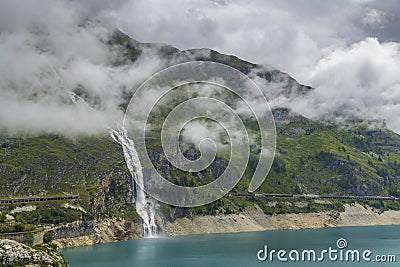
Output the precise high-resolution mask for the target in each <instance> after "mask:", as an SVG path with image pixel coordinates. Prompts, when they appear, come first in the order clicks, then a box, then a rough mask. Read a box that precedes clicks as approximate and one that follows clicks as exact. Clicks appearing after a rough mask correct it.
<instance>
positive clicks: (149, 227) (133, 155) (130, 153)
mask: <svg viewBox="0 0 400 267" xmlns="http://www.w3.org/2000/svg"><path fill="white" fill-rule="evenodd" d="M110 135H111V137H112V138H113V139H114V140H115V141H116V142H117V143H119V144H120V145H121V146H122V149H123V152H124V157H125V162H126V166H127V167H128V169H129V172H130V173H131V177H132V202H135V203H136V211H137V213H138V214H139V216H140V217H141V218H142V220H143V235H144V236H145V237H154V236H156V235H157V225H156V222H155V214H156V212H155V201H154V200H153V199H151V198H149V197H147V196H146V193H145V192H144V191H143V186H144V182H143V168H142V165H141V164H140V160H139V155H138V153H137V151H136V149H135V144H134V142H133V140H131V139H130V138H128V136H127V135H126V131H125V129H121V130H120V131H116V130H113V129H110ZM135 178H136V179H135ZM135 181H136V182H137V184H136V182H135Z"/></svg>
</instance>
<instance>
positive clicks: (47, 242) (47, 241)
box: [43, 232, 53, 244]
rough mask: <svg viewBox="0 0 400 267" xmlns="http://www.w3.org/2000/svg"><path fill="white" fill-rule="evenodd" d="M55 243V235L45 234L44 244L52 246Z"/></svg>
mask: <svg viewBox="0 0 400 267" xmlns="http://www.w3.org/2000/svg"><path fill="white" fill-rule="evenodd" d="M51 241H53V235H52V234H51V233H50V232H45V233H44V235H43V242H44V243H46V244H50V243H51Z"/></svg>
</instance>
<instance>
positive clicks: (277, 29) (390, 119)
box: [0, 0, 400, 135]
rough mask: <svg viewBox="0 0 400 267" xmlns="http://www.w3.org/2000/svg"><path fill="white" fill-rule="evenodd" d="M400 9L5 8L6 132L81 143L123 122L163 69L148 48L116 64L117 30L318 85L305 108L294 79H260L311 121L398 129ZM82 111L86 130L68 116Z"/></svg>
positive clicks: (218, 4)
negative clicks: (130, 100) (353, 120)
mask: <svg viewBox="0 0 400 267" xmlns="http://www.w3.org/2000/svg"><path fill="white" fill-rule="evenodd" d="M399 5H400V4H399V3H398V1H394V0H388V1H378V0H363V1H361V0H336V1H319V0H311V1H306V0H300V1H290V0H279V1H278V0H271V1H263V0H251V1H239V0H224V1H220V0H218V1H216V0H214V1H203V0H189V1H183V0H177V1H163V0H134V1H133V0H119V1H105V0H102V1H75V0H71V1H66V0H55V1H53V0H43V1H33V0H32V1H30V0H28V1H24V2H19V1H1V2H0V58H1V61H0V112H1V115H0V128H7V127H11V128H13V129H14V128H15V129H17V128H22V129H26V130H28V129H32V130H34V131H45V132H60V131H63V132H64V131H66V134H70V135H74V134H80V133H82V132H88V133H91V132H93V131H95V132H96V131H102V129H103V128H104V127H105V126H104V125H107V124H114V123H115V121H118V120H120V119H121V117H122V111H121V109H120V104H121V102H122V101H124V100H123V99H122V95H123V93H124V92H125V91H126V90H129V89H131V88H133V86H134V85H136V84H138V83H139V82H140V81H143V80H144V79H145V78H146V77H148V76H150V75H151V74H152V73H154V72H155V71H157V70H159V69H160V67H161V66H162V63H161V62H160V59H159V58H158V57H157V55H155V54H154V53H153V52H152V51H147V52H146V51H145V52H144V53H143V55H142V57H141V58H140V59H139V61H138V62H137V63H135V64H133V65H129V66H128V65H122V66H116V65H115V64H113V63H114V62H113V58H114V57H115V54H116V51H113V50H112V49H110V48H109V47H108V46H106V45H105V44H104V40H106V39H107V37H108V34H109V32H110V29H113V27H118V28H120V29H122V30H123V31H124V32H126V33H128V34H129V35H130V36H131V37H133V38H135V39H138V40H139V41H144V42H162V43H168V44H171V45H174V46H176V47H178V48H180V49H188V48H201V47H208V48H212V49H216V50H218V51H220V52H222V53H226V54H234V55H237V56H239V57H241V58H243V59H246V60H249V61H252V62H255V63H260V64H263V65H264V66H266V68H270V67H269V66H273V67H276V68H278V69H281V70H283V71H286V72H288V73H289V74H290V75H292V76H293V77H294V78H296V79H297V80H299V81H300V82H302V83H304V84H307V85H312V86H313V87H315V88H316V89H315V92H314V93H313V94H312V95H311V96H310V97H309V98H308V99H295V96H293V95H292V96H291V97H289V98H288V97H286V96H284V97H283V96H280V95H279V92H280V91H281V89H282V88H283V87H285V86H287V85H288V84H289V86H290V83H288V82H287V81H284V82H283V83H279V82H274V83H265V81H263V80H261V79H258V78H257V77H256V76H253V78H255V79H256V80H257V79H258V81H256V82H258V83H261V84H262V88H263V90H264V91H265V92H267V93H268V94H269V96H270V97H271V98H272V99H273V101H272V104H273V106H279V105H290V106H291V107H292V108H293V109H295V110H296V111H298V112H302V113H303V114H305V115H307V116H310V117H313V118H319V117H321V116H323V115H326V114H333V113H335V112H337V111H338V110H341V111H343V112H342V114H341V116H345V115H344V114H347V115H346V116H347V117H352V116H357V117H358V116H361V117H365V118H373V119H377V120H384V119H385V120H386V121H387V123H388V125H389V126H390V127H392V128H393V129H396V130H398V131H400V121H399V120H397V119H396V114H397V111H398V109H397V107H398V101H399V96H398V93H397V91H398V89H399V88H398V79H397V77H396V73H398V68H399V66H398V65H399V64H398V61H399V59H398V42H399V41H400V34H399V32H398V25H399V23H400V19H399V18H400V13H399V12H400V9H399ZM375 37H376V38H375ZM77 88H78V89H79V88H84V90H85V93H88V95H90V96H91V97H90V98H88V99H87V100H88V101H89V102H90V104H91V105H92V106H94V107H95V108H97V109H99V110H100V112H98V114H97V115H96V116H97V118H98V117H100V119H99V120H98V119H94V118H93V114H92V111H93V110H90V109H85V108H83V107H79V106H74V105H71V103H70V101H69V99H68V91H71V90H76V89H77ZM295 100H297V101H295ZM255 101H256V100H255ZM57 108H59V109H60V111H59V112H57ZM46 110H51V112H46ZM78 111H79V112H82V115H81V116H80V119H81V121H82V122H79V123H78V122H76V120H73V119H71V116H72V117H76V116H77V115H76V114H78V113H77V112H78ZM61 129H62V130H61Z"/></svg>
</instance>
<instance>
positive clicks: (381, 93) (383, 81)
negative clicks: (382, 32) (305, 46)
mask: <svg viewBox="0 0 400 267" xmlns="http://www.w3.org/2000/svg"><path fill="white" fill-rule="evenodd" d="M399 73H400V44H399V43H394V42H391V43H380V42H379V41H378V40H377V39H376V38H367V39H366V40H364V41H361V42H358V43H356V44H353V45H352V46H351V47H349V48H343V49H337V50H335V51H334V52H332V53H331V54H329V55H327V56H326V57H324V58H323V59H321V60H320V61H319V62H318V64H317V65H316V66H315V68H314V69H313V71H312V72H311V76H310V83H311V85H312V86H313V87H314V88H315V90H314V91H313V92H312V93H311V94H310V95H309V96H307V97H305V98H303V99H301V100H298V101H293V102H292V103H291V106H292V108H293V109H294V110H295V111H297V112H300V113H302V114H305V115H306V116H308V117H311V118H321V117H324V116H325V117H330V118H334V117H336V120H343V119H344V120H346V119H351V118H356V119H357V118H359V119H374V120H377V121H380V122H383V121H386V123H387V125H388V126H389V127H390V128H392V129H393V130H395V131H397V132H400V116H399V115H400V76H399Z"/></svg>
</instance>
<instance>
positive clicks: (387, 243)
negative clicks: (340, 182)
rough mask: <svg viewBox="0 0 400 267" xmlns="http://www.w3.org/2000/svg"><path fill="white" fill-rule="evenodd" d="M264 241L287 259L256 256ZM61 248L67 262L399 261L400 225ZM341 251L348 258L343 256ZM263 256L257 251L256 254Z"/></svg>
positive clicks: (99, 265)
mask: <svg viewBox="0 0 400 267" xmlns="http://www.w3.org/2000/svg"><path fill="white" fill-rule="evenodd" d="M338 239H345V240H346V242H347V247H344V248H340V249H339V248H338V246H337V245H338V244H337V240H338ZM342 241H343V240H342ZM343 244H344V243H341V245H343ZM265 245H267V246H268V252H270V251H271V250H276V251H279V250H284V251H286V254H285V255H284V254H283V252H281V253H282V255H281V256H282V257H281V259H285V258H286V259H287V260H288V261H286V262H285V261H280V260H279V259H278V258H277V255H276V253H277V252H275V254H272V256H273V257H272V261H270V260H269V258H268V259H267V260H265V261H260V260H259V259H258V258H257V253H258V251H259V250H262V249H264V246H265ZM329 247H331V250H337V252H336V253H335V252H334V251H331V253H332V254H331V257H332V259H334V258H335V255H336V256H337V259H336V260H331V259H330V258H329V257H328V252H326V253H322V255H323V257H322V256H321V252H322V250H324V249H326V250H329ZM293 250H295V251H298V253H299V258H298V259H299V261H293V260H291V259H290V258H289V253H292V254H291V256H292V259H294V260H297V258H296V252H291V251H293ZM304 250H308V251H310V250H313V251H315V253H316V261H313V254H312V252H307V251H306V252H304ZM349 250H351V251H350V252H348V251H349ZM354 250H357V251H358V252H359V255H360V258H361V259H360V261H359V262H358V261H357V258H356V257H357V256H356V254H357V252H354V255H353V254H352V253H353V252H352V251H354ZM366 250H369V251H371V253H370V254H369V253H368V252H365V251H366ZM62 252H63V254H64V256H65V258H66V259H67V260H68V262H69V263H70V265H71V267H87V266H93V267H94V266H96V267H113V266H123V267H128V266H138V267H146V266H150V267H158V266H162V267H169V266H170V267H173V266H177V267H184V266H194V267H196V266H199V267H200V266H202V267H203V266H234V267H236V266H400V225H396V226H368V227H338V228H325V229H310V230H278V231H263V232H251V233H229V234H208V235H188V236H179V237H160V238H152V239H148V238H145V239H139V240H130V241H124V242H116V243H108V244H101V245H94V246H85V247H78V248H69V249H63V250H62ZM303 252H304V253H305V254H304V260H302V253H303ZM346 253H347V255H348V260H349V261H346ZM362 253H366V255H365V259H367V260H370V261H366V260H364V259H363V258H362ZM309 254H310V255H309ZM340 254H342V260H340ZM367 254H368V255H367ZM263 255H264V253H263V252H262V253H261V254H260V256H261V258H262V256H263ZM268 255H269V254H268ZM352 255H353V256H354V257H355V258H354V260H353V258H352ZM376 256H378V258H376ZM308 257H310V258H308ZM394 257H395V260H396V262H377V260H380V261H382V260H386V261H393V260H394ZM318 258H321V259H322V258H323V261H318ZM310 259H311V260H310ZM376 259H377V260H376Z"/></svg>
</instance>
